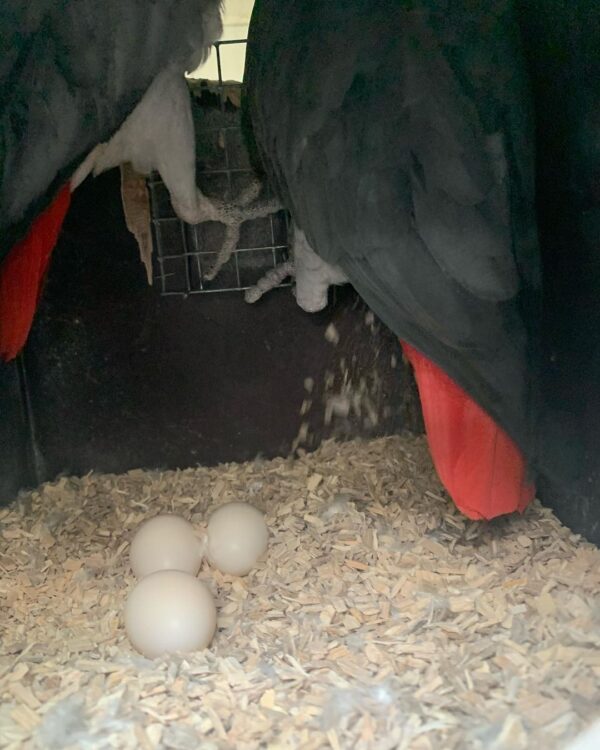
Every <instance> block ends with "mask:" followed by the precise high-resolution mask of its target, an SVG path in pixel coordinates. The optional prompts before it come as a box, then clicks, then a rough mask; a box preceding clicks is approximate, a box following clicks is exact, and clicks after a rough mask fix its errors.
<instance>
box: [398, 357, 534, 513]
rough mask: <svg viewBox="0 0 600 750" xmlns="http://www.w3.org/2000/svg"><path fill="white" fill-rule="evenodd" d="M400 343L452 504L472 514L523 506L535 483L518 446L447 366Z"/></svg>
mask: <svg viewBox="0 0 600 750" xmlns="http://www.w3.org/2000/svg"><path fill="white" fill-rule="evenodd" d="M401 344H402V348H403V350H404V353H405V355H406V356H407V358H408V360H409V361H410V363H411V365H412V366H413V368H414V371H415V378H416V381H417V387H418V389H419V395H420V397H421V407H422V410H423V420H424V422H425V430H426V432H427V441H428V443H429V450H430V451H431V456H432V458H433V463H434V465H435V468H436V471H437V473H438V476H439V478H440V480H441V482H442V484H443V485H444V487H445V488H446V490H447V491H448V493H449V495H450V497H451V498H452V500H453V501H454V502H455V504H456V506H457V507H458V508H459V510H461V511H462V512H463V513H464V514H465V515H466V516H468V517H469V518H473V519H490V518H495V517H496V516H501V515H503V514H505V513H512V512H514V511H519V512H523V511H524V510H525V508H526V507H527V505H528V504H529V503H530V502H531V501H532V500H533V498H534V497H535V487H534V486H533V485H532V484H531V483H530V482H529V481H528V480H527V472H526V466H525V460H524V458H523V454H522V453H521V451H520V450H519V448H518V447H517V446H516V445H515V444H514V443H513V441H512V440H511V439H510V438H509V437H508V435H507V434H506V433H505V432H504V430H502V429H501V428H500V427H498V425H497V424H496V423H495V422H494V420H493V419H492V418H491V417H490V416H489V415H488V414H486V412H485V411H483V409H482V408H481V407H480V406H478V405H477V404H476V403H475V402H474V401H473V399H471V398H470V397H469V396H468V395H467V394H466V393H465V392H464V391H463V390H462V389H461V388H459V387H458V385H456V383H455V382H454V381H453V380H451V379H450V378H449V377H448V375H446V373H445V372H443V371H442V370H441V369H440V368H439V367H437V366H436V365H435V364H433V362H430V361H429V360H428V359H427V358H426V357H424V356H423V355H422V354H421V353H420V352H418V351H417V350H416V349H414V348H413V347H412V346H409V345H408V344H406V343H404V342H401Z"/></svg>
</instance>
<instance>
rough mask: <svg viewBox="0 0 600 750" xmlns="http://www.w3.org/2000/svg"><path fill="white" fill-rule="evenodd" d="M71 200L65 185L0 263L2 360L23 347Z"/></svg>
mask: <svg viewBox="0 0 600 750" xmlns="http://www.w3.org/2000/svg"><path fill="white" fill-rule="evenodd" d="M70 203H71V188H70V186H69V185H65V187H64V188H63V189H62V190H61V191H60V192H59V193H58V195H57V196H56V198H55V199H54V201H53V202H52V203H51V204H50V206H48V208H47V209H46V210H45V211H44V213H42V214H40V215H39V216H38V217H37V219H36V220H35V221H34V222H33V224H32V225H31V227H30V229H29V232H28V233H27V235H26V236H25V237H24V238H23V239H22V240H21V241H20V242H18V243H17V244H16V245H15V246H14V247H13V248H12V250H11V251H10V253H9V254H8V255H7V257H6V259H5V260H4V263H3V264H2V265H1V266H0V357H1V358H2V359H4V360H5V361H8V360H11V359H14V358H15V357H16V356H17V354H18V353H19V352H20V351H21V349H22V348H23V347H24V346H25V342H26V341H27V337H28V336H29V331H30V330H31V326H32V323H33V318H34V315H35V311H36V309H37V306H38V302H39V300H40V296H41V292H42V285H43V283H44V279H45V276H46V271H47V270H48V264H49V262H50V256H51V254H52V251H53V250H54V246H55V245H56V241H57V240H58V235H59V234H60V230H61V227H62V225H63V221H64V219H65V216H66V215H67V211H68V209H69V205H70Z"/></svg>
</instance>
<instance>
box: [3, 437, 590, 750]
mask: <svg viewBox="0 0 600 750" xmlns="http://www.w3.org/2000/svg"><path fill="white" fill-rule="evenodd" d="M234 499H235V500H240V499H242V500H247V501H249V502H251V503H253V504H255V505H256V506H258V507H260V508H262V509H263V510H265V511H266V513H267V520H268V524H269V527H270V529H271V533H272V539H271V544H270V548H269V552H268V556H267V558H266V559H265V560H264V561H263V562H261V563H260V564H259V565H258V567H257V568H256V570H255V571H253V572H252V573H251V574H250V575H249V576H248V577H246V578H243V579H242V578H234V577H229V576H223V575H221V574H219V573H218V572H217V571H215V570H213V569H211V568H210V567H209V566H208V564H205V565H204V566H203V568H202V571H201V574H200V575H201V577H202V578H203V579H204V580H205V581H206V582H207V583H208V585H209V586H210V587H211V589H212V590H213V592H214V593H215V596H216V599H217V605H218V607H219V629H218V633H217V636H216V638H215V640H214V642H213V644H212V647H211V649H210V650H207V651H205V652H202V653H198V654H194V655H191V656H187V657H185V658H172V659H163V660H157V661H155V662H153V661H149V660H147V659H144V658H142V657H141V656H139V655H138V654H136V653H135V652H134V651H133V650H132V649H131V647H130V645H129V643H128V641H127V639H126V637H125V633H124V631H123V626H122V609H123V603H124V601H125V597H126V595H127V592H128V590H130V588H131V587H132V585H133V584H134V580H133V577H132V575H131V572H130V570H129V567H128V543H129V540H130V538H131V536H132V534H133V533H134V531H135V529H136V528H137V527H138V525H139V524H140V523H141V522H142V521H144V520H145V519H147V518H149V517H151V516H153V515H155V514H157V513H159V512H162V511H168V512H175V513H180V514H182V515H184V516H185V517H187V518H189V519H190V520H192V521H193V522H194V523H195V524H198V526H201V524H202V523H203V522H204V520H205V518H206V515H207V513H208V512H209V511H210V510H211V509H213V508H215V507H216V506H218V505H219V504H221V503H224V502H226V501H229V500H234ZM0 534H1V537H0V544H1V545H2V546H1V547H0V573H1V575H2V578H1V583H0V604H1V607H2V610H1V615H0V616H1V638H2V642H1V645H0V694H1V704H0V738H1V739H0V745H1V746H2V747H10V748H44V750H54V749H58V748H60V749H61V750H62V749H63V748H143V749H144V750H145V749H148V750H149V749H150V748H174V749H176V750H188V749H189V750H195V749H196V748H204V749H205V750H209V749H210V748H240V750H244V749H245V748H282V749H283V748H315V749H316V748H333V750H336V749H337V748H357V750H361V749H362V748H381V749H382V750H383V749H384V748H410V749H411V750H429V749H436V750H442V749H443V750H451V749H452V748H456V749H457V750H458V749H460V750H463V749H466V748H474V749H477V748H481V749H482V750H483V749H484V748H485V749H486V750H487V749H492V750H501V749H502V750H519V749H520V748H544V750H551V749H552V748H558V747H561V748H562V747H564V743H565V741H566V740H567V739H568V738H569V737H571V736H573V735H575V734H576V733H577V732H579V730H580V729H582V728H583V727H584V726H585V725H587V724H589V723H590V722H591V721H592V719H593V718H594V717H595V716H597V715H599V714H600V695H599V693H600V649H599V648H598V647H599V645H600V596H599V595H600V551H599V550H597V549H595V548H593V547H592V546H591V545H589V544H587V543H585V542H583V541H582V540H581V539H580V538H578V537H576V536H574V535H572V534H571V533H570V532H569V530H567V529H566V528H564V527H563V526H561V524H560V523H559V522H558V521H557V520H556V519H555V518H554V517H553V515H552V514H551V513H550V512H549V511H548V510H545V509H543V508H542V507H540V506H539V505H538V504H535V505H534V506H533V507H532V508H530V509H529V510H528V511H527V513H526V514H525V515H524V516H523V517H513V518H509V519H504V520H500V521H498V522H495V523H491V524H485V523H473V522H470V521H468V520H466V519H465V518H463V517H462V516H461V515H460V514H459V513H458V512H457V511H456V510H454V508H453V506H452V505H451V503H450V502H449V501H448V500H447V498H445V497H444V496H443V494H442V492H441V490H440V487H439V484H438V482H437V481H436V479H435V477H434V475H433V472H432V470H431V465H430V461H429V458H428V454H427V449H426V445H425V443H424V441H423V440H422V439H420V438H413V437H404V436H403V437H392V438H385V439H378V440H373V441H369V442H348V443H343V444H336V443H332V442H329V443H326V444H324V445H323V446H322V447H321V448H320V449H319V450H317V452H316V453H314V454H312V455H304V456H302V457H301V458H299V459H296V460H294V461H292V460H286V459H277V460H274V461H269V462H262V461H256V462H253V463H248V464H243V465H226V466H222V467H218V468H211V469H206V468H199V469H190V470H186V471H178V472H164V473H161V472H156V471H154V472H146V471H132V472H130V473H129V474H127V475H123V476H104V475H90V476H86V477H84V478H82V479H77V478H62V479H60V480H59V481H57V482H56V483H54V484H47V485H45V486H43V487H41V488H40V489H39V490H37V491H35V492H32V493H27V494H24V495H23V496H22V497H21V498H20V500H19V501H18V502H17V503H15V504H13V505H12V506H10V507H8V508H4V509H2V510H0Z"/></svg>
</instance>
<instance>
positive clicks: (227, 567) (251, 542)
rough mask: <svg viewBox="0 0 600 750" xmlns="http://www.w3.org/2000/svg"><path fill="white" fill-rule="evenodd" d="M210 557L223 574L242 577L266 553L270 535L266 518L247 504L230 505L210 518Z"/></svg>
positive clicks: (208, 551) (220, 509) (208, 552)
mask: <svg viewBox="0 0 600 750" xmlns="http://www.w3.org/2000/svg"><path fill="white" fill-rule="evenodd" d="M206 533H207V537H208V548H207V556H208V559H209V560H210V561H211V563H212V564H213V565H215V566H216V567H217V568H219V570H221V571H222V572H223V573H230V574H231V575H236V576H243V575H246V574H247V573H249V572H250V571H251V570H252V568H253V567H254V566H255V565H256V562H257V560H258V559H259V557H260V556H261V555H263V554H264V553H265V550H266V549H267V544H268V541H269V531H268V529H267V524H266V523H265V518H264V516H263V514H262V513H261V512H260V511H259V510H258V509H257V508H254V507H253V506H252V505H248V503H228V504H227V505H222V506H221V507H220V508H218V509H217V510H216V511H215V512H214V513H213V514H212V515H211V517H210V519H209V521H208V529H207V532H206Z"/></svg>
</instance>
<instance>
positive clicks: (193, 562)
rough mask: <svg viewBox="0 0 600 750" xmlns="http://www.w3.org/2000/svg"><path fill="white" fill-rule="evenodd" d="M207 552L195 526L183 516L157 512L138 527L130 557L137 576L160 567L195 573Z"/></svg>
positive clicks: (160, 568)
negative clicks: (158, 514)
mask: <svg viewBox="0 0 600 750" xmlns="http://www.w3.org/2000/svg"><path fill="white" fill-rule="evenodd" d="M203 555H204V545H203V542H202V541H201V540H200V539H199V538H198V537H197V536H196V533H195V531H194V527H193V526H192V524H191V523H189V521H186V520H185V518H182V517H181V516H169V515H165V516H156V517H155V518H151V519H150V520H149V521H146V523H144V524H142V526H141V527H140V528H139V530H138V531H137V533H136V535H135V536H134V538H133V541H132V542H131V549H130V550H129V560H130V562H131V569H132V570H133V573H134V575H135V576H137V577H138V578H143V577H144V576H147V575H150V573H154V572H156V571H157V570H181V571H183V572H184V573H190V574H191V575H196V573H197V572H198V571H199V570H200V565H201V564H202V557H203Z"/></svg>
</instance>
